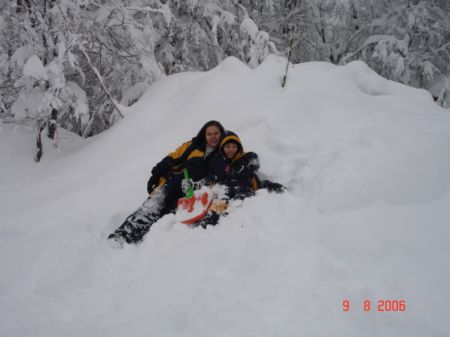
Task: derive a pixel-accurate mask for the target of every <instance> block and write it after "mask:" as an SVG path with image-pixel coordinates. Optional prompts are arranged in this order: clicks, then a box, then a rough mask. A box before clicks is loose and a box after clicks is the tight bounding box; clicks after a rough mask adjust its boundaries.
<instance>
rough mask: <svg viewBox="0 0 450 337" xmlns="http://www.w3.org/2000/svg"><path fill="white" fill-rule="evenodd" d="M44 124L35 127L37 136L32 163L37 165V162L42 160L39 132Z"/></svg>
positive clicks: (42, 152)
mask: <svg viewBox="0 0 450 337" xmlns="http://www.w3.org/2000/svg"><path fill="white" fill-rule="evenodd" d="M44 128H45V124H40V123H39V124H38V127H37V132H38V133H37V136H36V154H35V155H34V161H35V162H36V163H39V161H40V160H41V158H42V155H43V154H44V151H43V148H42V138H41V132H42V130H44Z"/></svg>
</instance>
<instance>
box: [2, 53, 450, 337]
mask: <svg viewBox="0 0 450 337" xmlns="http://www.w3.org/2000/svg"><path fill="white" fill-rule="evenodd" d="M285 62H286V61H285V60H284V59H281V58H277V57H269V58H268V59H267V60H266V61H265V62H264V63H263V64H261V65H260V66H259V67H258V68H256V69H254V70H250V69H249V68H248V67H246V66H245V65H243V64H241V63H240V62H239V61H237V60H236V59H233V58H230V59H227V60H225V61H224V63H222V64H221V65H219V66H218V67H217V68H215V69H213V70H211V71H209V72H204V73H181V74H176V75H173V76H169V77H166V78H164V79H162V80H160V81H159V82H157V83H155V84H154V85H153V86H152V87H151V88H150V90H149V91H148V92H147V93H146V94H144V96H143V97H142V98H141V99H140V100H139V101H138V102H137V103H136V104H134V105H133V106H132V107H131V108H129V109H128V111H127V113H126V118H125V119H124V120H122V121H120V122H119V123H118V124H117V125H115V126H114V128H112V129H111V130H109V131H107V132H105V133H103V134H101V135H98V136H96V137H93V138H92V139H89V140H80V139H78V138H76V137H73V136H71V135H70V134H66V133H63V137H62V138H63V139H62V143H61V146H60V147H59V148H57V149H52V148H50V147H49V145H48V144H45V145H46V154H45V157H44V159H43V162H42V163H41V164H39V165H37V166H36V165H35V164H34V163H33V162H32V154H31V151H32V146H33V139H32V135H31V133H30V131H28V130H26V129H21V128H16V129H14V130H11V129H10V128H9V126H6V125H0V144H1V146H0V158H1V161H2V166H1V167H0V268H1V270H2V273H1V274H0V326H1V327H2V329H1V330H0V335H1V336H9V337H15V336H17V337H19V336H20V337H23V336H45V337H52V336H55V337H56V336H111V337H112V336H148V335H152V336H192V337H194V336H195V337H199V336H226V337H230V336H355V337H356V336H362V335H370V336H389V335H390V336H425V335H427V336H450V328H449V325H448V316H449V309H448V301H449V299H450V288H449V286H448V284H449V276H450V272H449V271H448V268H446V266H447V265H448V261H449V258H450V245H449V238H450V235H449V234H450V233H449V232H450V230H449V227H448V223H449V220H450V207H448V206H449V202H450V196H449V186H450V173H449V172H450V146H449V145H450V131H449V130H450V115H449V114H448V111H445V110H443V109H440V108H439V107H438V106H436V105H435V104H434V103H433V102H432V99H431V96H429V94H427V93H426V92H425V91H423V90H418V89H414V88H410V87H406V86H403V85H400V84H397V83H394V82H390V81H387V80H385V79H383V78H381V77H379V76H378V75H376V74H375V73H374V72H373V71H371V70H370V69H369V68H368V67H367V66H366V65H365V64H364V63H361V62H353V63H350V64H348V65H346V66H343V67H337V66H333V65H330V64H326V63H306V64H301V65H295V66H293V67H291V69H290V72H289V76H288V80H287V86H286V87H285V88H284V89H283V88H281V86H280V81H281V77H282V74H283V70H284V67H285ZM210 119H217V120H220V121H221V122H223V124H224V125H225V127H226V128H228V129H230V130H233V131H235V132H236V133H238V134H239V136H240V138H241V139H242V141H243V144H244V148H245V149H247V150H252V151H255V152H257V153H258V154H259V155H260V157H261V161H262V167H261V174H262V175H264V176H266V177H269V178H271V179H273V180H276V181H279V182H281V183H283V184H285V185H287V186H288V187H289V190H290V192H289V193H286V194H283V195H271V194H268V193H266V192H265V191H260V192H258V194H257V196H256V197H254V198H251V199H248V200H245V201H244V202H239V203H238V202H236V203H234V204H232V211H231V214H230V215H229V216H228V217H226V218H224V219H222V220H221V222H220V223H219V225H218V226H217V227H214V228H208V229H207V230H203V229H201V228H197V229H193V230H192V229H189V228H187V227H186V226H184V225H182V224H179V223H175V221H174V217H173V215H168V216H166V217H164V218H163V219H161V220H160V221H159V222H157V223H156V224H155V225H154V226H153V227H152V229H151V231H150V233H149V234H148V235H147V236H146V237H145V240H144V242H142V244H140V245H138V246H129V247H126V248H125V249H124V250H113V249H111V248H110V247H109V246H108V245H107V242H106V240H105V238H106V236H107V235H108V234H109V233H110V232H111V231H113V230H114V229H115V228H116V227H118V226H119V225H120V224H121V222H122V221H123V220H124V218H125V217H126V216H127V215H128V214H129V213H130V212H132V211H133V210H134V209H135V208H136V207H137V206H139V205H140V203H141V202H142V201H143V200H144V199H145V197H146V191H145V187H146V181H147V179H148V176H149V173H150V170H151V168H152V166H153V165H154V164H155V163H156V162H157V161H158V160H160V159H161V158H162V157H163V156H164V155H165V154H166V153H167V152H169V151H171V150H173V149H174V148H175V147H176V146H177V145H179V144H180V143H181V142H182V141H184V140H187V139H190V138H191V137H192V136H193V135H194V134H196V132H197V131H198V129H199V128H200V126H201V125H202V124H203V123H205V122H206V121H208V120H210ZM343 300H349V301H350V303H351V307H350V311H349V312H344V311H343V308H342V301H343ZM364 300H371V301H372V306H371V311H370V312H364V310H363V301H364ZM378 300H405V301H406V311H404V312H379V311H377V301H378Z"/></svg>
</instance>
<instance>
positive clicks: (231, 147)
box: [223, 143, 238, 159]
mask: <svg viewBox="0 0 450 337" xmlns="http://www.w3.org/2000/svg"><path fill="white" fill-rule="evenodd" d="M237 150H238V146H237V145H236V144H235V143H227V144H225V145H224V146H223V152H225V156H227V158H228V159H232V158H233V157H234V156H235V155H236V152H237Z"/></svg>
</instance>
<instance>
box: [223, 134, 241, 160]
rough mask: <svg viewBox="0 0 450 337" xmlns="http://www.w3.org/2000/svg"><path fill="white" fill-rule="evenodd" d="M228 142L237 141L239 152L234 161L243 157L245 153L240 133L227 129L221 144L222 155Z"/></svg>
mask: <svg viewBox="0 0 450 337" xmlns="http://www.w3.org/2000/svg"><path fill="white" fill-rule="evenodd" d="M228 143H235V144H236V145H237V147H238V150H237V153H236V155H235V156H234V158H233V161H234V160H237V159H239V158H241V157H242V156H243V155H244V154H245V153H244V147H243V146H242V142H241V140H240V138H239V137H238V135H237V134H235V133H234V132H232V131H226V132H225V134H224V136H223V138H222V140H221V142H220V145H219V149H220V153H221V154H222V155H225V152H224V146H225V145H226V144H228Z"/></svg>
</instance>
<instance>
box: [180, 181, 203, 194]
mask: <svg viewBox="0 0 450 337" xmlns="http://www.w3.org/2000/svg"><path fill="white" fill-rule="evenodd" d="M191 186H192V189H193V190H199V189H200V188H202V186H203V182H202V181H201V180H200V181H193V180H192V179H189V180H186V179H183V180H182V181H181V190H182V191H183V193H185V194H186V192H187V191H188V190H189V188H190V187H191Z"/></svg>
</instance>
